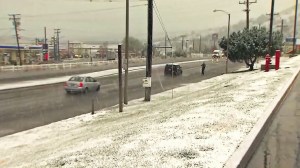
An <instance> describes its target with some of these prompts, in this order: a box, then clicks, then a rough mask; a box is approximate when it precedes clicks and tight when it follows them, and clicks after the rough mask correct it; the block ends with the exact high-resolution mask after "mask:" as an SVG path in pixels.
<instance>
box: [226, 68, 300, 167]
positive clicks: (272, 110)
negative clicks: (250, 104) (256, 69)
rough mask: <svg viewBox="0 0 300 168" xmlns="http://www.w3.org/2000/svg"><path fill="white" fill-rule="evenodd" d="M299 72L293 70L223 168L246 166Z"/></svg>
mask: <svg viewBox="0 0 300 168" xmlns="http://www.w3.org/2000/svg"><path fill="white" fill-rule="evenodd" d="M299 72H300V68H298V69H297V70H295V72H294V74H293V76H292V78H291V79H290V80H289V81H288V82H287V84H286V85H285V86H284V87H283V89H282V90H281V91H280V93H279V94H278V95H277V96H276V97H275V99H274V100H273V101H272V102H271V103H270V104H269V105H270V106H269V107H268V108H267V109H266V111H265V113H264V114H263V115H262V116H261V117H260V119H259V120H258V122H257V123H256V124H255V125H254V127H253V128H252V130H251V131H250V133H249V134H248V135H247V136H246V138H245V139H244V141H243V142H242V143H241V144H240V145H239V147H238V148H237V150H236V151H235V152H234V153H233V154H232V155H231V157H230V158H229V159H228V160H227V162H226V163H225V166H224V167H225V168H235V167H237V168H244V167H246V166H247V164H248V163H249V161H250V159H251V157H252V155H253V154H254V152H255V151H256V149H257V147H258V146H259V145H260V142H261V141H262V140H263V138H264V135H265V134H266V132H267V130H268V128H269V126H270V125H271V123H272V121H273V119H274V117H275V115H276V112H277V111H278V109H279V108H280V106H281V104H282V103H283V101H284V100H285V98H286V96H287V94H288V93H289V91H290V89H291V88H292V86H293V84H294V83H295V81H296V79H297V77H298V75H299Z"/></svg>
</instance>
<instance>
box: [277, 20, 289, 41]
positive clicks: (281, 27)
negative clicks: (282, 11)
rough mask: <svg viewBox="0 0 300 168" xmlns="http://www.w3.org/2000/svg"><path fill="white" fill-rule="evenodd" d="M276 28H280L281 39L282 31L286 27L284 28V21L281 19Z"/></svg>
mask: <svg viewBox="0 0 300 168" xmlns="http://www.w3.org/2000/svg"><path fill="white" fill-rule="evenodd" d="M277 27H280V34H281V36H282V37H283V29H284V28H285V27H288V26H285V25H284V19H281V24H280V25H278V26H277Z"/></svg>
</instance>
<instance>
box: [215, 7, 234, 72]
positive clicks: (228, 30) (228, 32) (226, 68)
mask: <svg viewBox="0 0 300 168" xmlns="http://www.w3.org/2000/svg"><path fill="white" fill-rule="evenodd" d="M213 12H223V13H225V14H227V15H228V28H227V57H226V67H225V73H228V56H229V38H230V13H228V12H226V11H224V10H217V9H215V10H214V11H213Z"/></svg>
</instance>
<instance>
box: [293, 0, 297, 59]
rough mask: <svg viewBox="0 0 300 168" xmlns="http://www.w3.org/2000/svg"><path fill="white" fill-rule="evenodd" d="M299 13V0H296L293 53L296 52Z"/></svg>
mask: <svg viewBox="0 0 300 168" xmlns="http://www.w3.org/2000/svg"><path fill="white" fill-rule="evenodd" d="M297 15H298V0H296V6H295V19H294V38H293V54H295V53H296V40H297V39H296V33H297V32H296V31H297V30H296V29H297Z"/></svg>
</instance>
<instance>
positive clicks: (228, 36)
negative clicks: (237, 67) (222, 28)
mask: <svg viewBox="0 0 300 168" xmlns="http://www.w3.org/2000/svg"><path fill="white" fill-rule="evenodd" d="M229 34H230V13H228V32H227V56H226V71H225V72H226V73H228V56H229V38H230V35H229Z"/></svg>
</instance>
